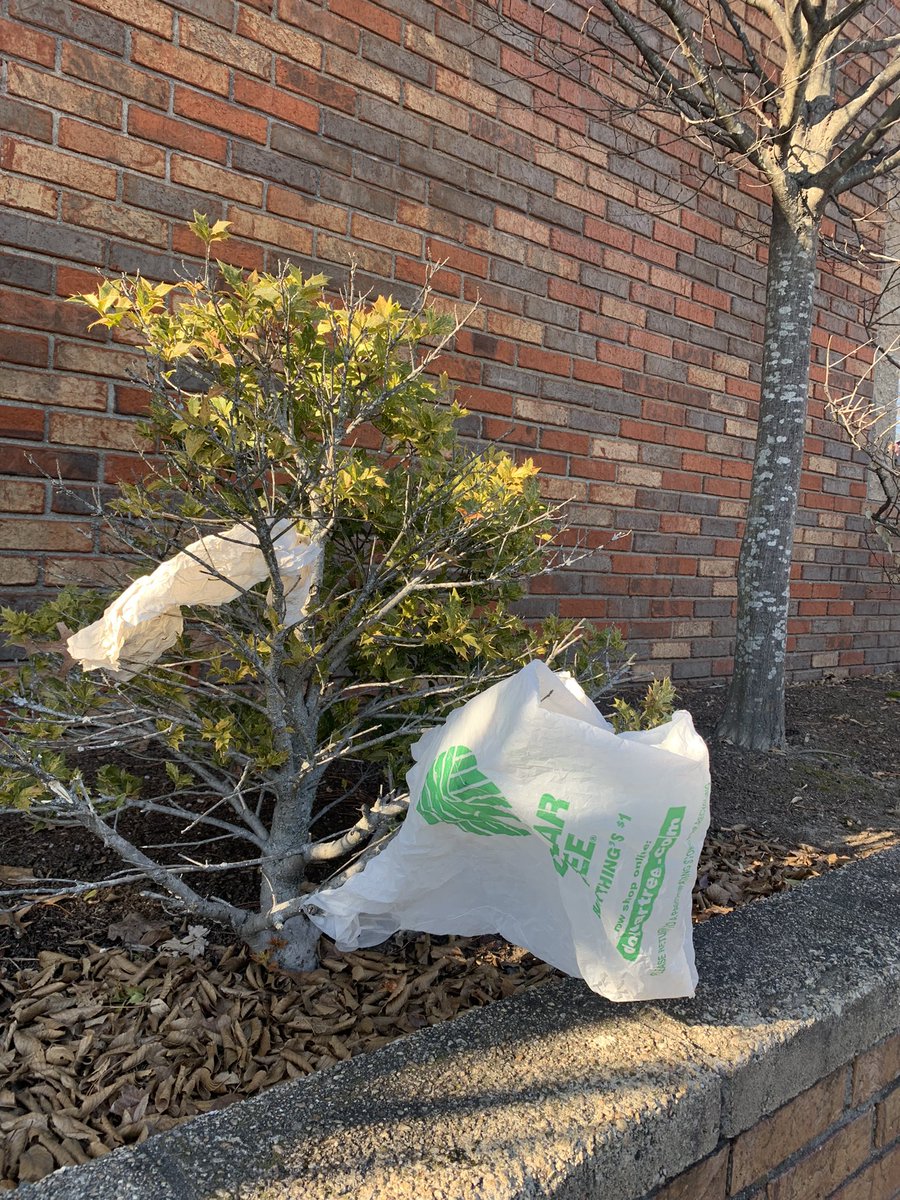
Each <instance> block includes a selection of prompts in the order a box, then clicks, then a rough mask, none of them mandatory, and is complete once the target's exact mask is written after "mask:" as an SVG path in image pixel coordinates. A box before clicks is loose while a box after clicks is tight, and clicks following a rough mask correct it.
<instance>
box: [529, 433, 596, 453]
mask: <svg viewBox="0 0 900 1200" xmlns="http://www.w3.org/2000/svg"><path fill="white" fill-rule="evenodd" d="M541 446H545V448H546V449H547V450H564V451H565V452H566V454H577V455H587V454H589V451H590V438H589V437H588V436H587V433H568V432H565V431H563V430H546V431H544V432H541Z"/></svg>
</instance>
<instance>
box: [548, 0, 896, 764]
mask: <svg viewBox="0 0 900 1200" xmlns="http://www.w3.org/2000/svg"><path fill="white" fill-rule="evenodd" d="M601 5H602V8H604V9H605V10H606V13H605V14H604V15H602V16H601V15H598V9H599V7H600V6H597V7H593V6H592V7H591V8H590V9H589V10H588V11H587V15H586V16H585V17H584V20H583V23H582V24H581V26H580V28H576V27H575V26H574V21H575V19H576V17H577V15H578V10H577V9H576V8H575V6H574V5H571V4H569V5H564V6H563V7H562V8H560V9H558V10H557V9H555V7H554V6H553V5H549V6H544V5H540V7H541V8H545V7H546V9H547V13H548V14H549V18H548V19H546V20H545V22H544V24H543V25H542V26H541V30H542V32H540V33H538V34H537V55H538V59H539V61H540V62H541V64H542V66H543V68H544V69H546V70H547V71H554V72H558V73H561V74H563V75H565V76H567V77H568V78H570V79H575V80H577V81H578V83H579V84H580V85H581V87H582V88H585V89H587V90H588V91H589V92H591V93H592V94H593V95H595V96H597V98H598V100H599V101H600V102H601V103H602V104H603V106H604V107H605V108H606V110H607V111H609V109H610V108H613V109H615V108H616V107H619V108H620V109H621V108H624V107H630V108H631V111H632V113H634V112H635V111H636V106H635V105H630V106H629V105H628V102H627V100H625V101H623V100H622V99H621V95H620V93H621V90H622V88H623V87H624V88H625V89H626V90H628V89H630V93H631V95H638V96H639V97H640V98H641V108H642V109H643V111H645V112H648V111H650V110H652V109H656V110H658V111H661V112H663V113H666V114H668V115H669V118H671V115H672V114H676V115H677V117H678V118H679V119H680V123H681V129H682V131H683V133H684V134H685V135H690V136H691V137H694V138H696V139H699V140H700V142H701V143H702V144H703V145H704V146H705V147H706V148H707V150H709V151H711V152H712V154H713V156H714V161H715V162H716V163H718V164H720V165H728V166H729V167H737V168H738V169H747V170H752V171H754V172H755V173H756V174H757V175H758V176H760V177H761V179H762V180H763V181H764V183H765V184H766V185H767V186H768V189H769V191H770V195H771V205H772V219H771V228H770V230H769V236H768V245H769V266H768V280H767V290H766V318H765V340H764V348H763V364H762V387H761V395H760V405H759V420H758V435H757V442H756V453H755V459H754V465H753V475H752V484H751V495H750V501H749V507H748V512H747V522H746V528H745V532H744V537H743V541H742V545H741V552H740V560H739V566H738V615H737V631H736V632H737V637H736V646H735V665H734V673H733V676H732V680H731V686H730V689H729V692H728V699H727V704H726V709H725V714H724V716H723V718H722V721H721V724H720V726H719V730H718V733H719V736H720V737H722V738H724V739H726V740H728V741H732V742H735V743H737V744H739V745H742V746H746V747H749V748H753V749H759V750H764V749H769V748H772V747H776V746H780V745H782V744H783V743H784V737H785V726H784V671H785V651H786V642H787V620H788V601H789V576H790V567H791V553H792V545H793V537H794V527H795V523H796V512H797V500H798V493H799V484H800V471H801V465H802V460H803V438H804V430H805V422H806V415H807V401H808V394H809V381H810V342H811V334H812V326H813V321H814V288H815V282H816V265H817V257H818V253H819V249H820V228H821V222H822V219H823V216H824V215H825V214H826V212H827V211H828V209H829V206H834V205H839V204H840V198H841V197H842V196H844V195H845V194H846V193H848V192H850V191H851V190H854V189H861V188H865V187H868V188H869V189H870V191H872V192H873V194H874V193H877V189H878V188H879V187H880V186H881V184H882V183H883V181H884V180H886V179H887V177H888V176H889V175H890V174H891V173H892V172H893V171H894V170H895V169H896V168H897V167H898V166H900V142H898V137H897V135H898V130H900V125H898V122H900V93H898V86H897V85H898V81H900V19H898V16H900V14H898V8H897V4H896V0H847V2H846V3H845V2H843V0H698V2H697V3H696V4H690V3H687V2H683V0H601ZM557 11H558V12H559V14H560V15H559V18H558V19H557V18H556V17H555V13H556V12H557ZM582 12H583V10H582ZM566 22H568V24H566ZM551 29H552V32H551ZM560 31H563V32H562V33H561V32H560ZM875 206H877V196H876V202H875Z"/></svg>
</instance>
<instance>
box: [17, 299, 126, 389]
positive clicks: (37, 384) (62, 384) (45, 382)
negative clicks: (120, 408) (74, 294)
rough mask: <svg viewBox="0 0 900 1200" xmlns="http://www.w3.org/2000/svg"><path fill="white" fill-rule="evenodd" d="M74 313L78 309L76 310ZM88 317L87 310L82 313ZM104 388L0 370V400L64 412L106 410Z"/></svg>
mask: <svg viewBox="0 0 900 1200" xmlns="http://www.w3.org/2000/svg"><path fill="white" fill-rule="evenodd" d="M76 311H77V309H76ZM84 312H85V315H86V316H87V315H88V310H87V309H85V310H84ZM106 392H107V385H106V384H105V383H102V382H101V381H99V380H97V379H78V378H77V377H75V376H71V375H54V374H51V373H49V372H47V371H20V370H16V369H15V368H14V367H7V366H0V397H2V399H4V400H24V401H28V402H30V403H32V404H50V405H54V404H56V405H60V406H62V407H66V408H93V409H105V408H106Z"/></svg>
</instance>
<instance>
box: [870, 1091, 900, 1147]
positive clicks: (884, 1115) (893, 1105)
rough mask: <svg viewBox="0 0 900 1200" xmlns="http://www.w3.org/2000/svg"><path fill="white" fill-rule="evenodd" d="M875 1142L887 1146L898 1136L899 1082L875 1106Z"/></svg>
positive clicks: (899, 1124)
mask: <svg viewBox="0 0 900 1200" xmlns="http://www.w3.org/2000/svg"><path fill="white" fill-rule="evenodd" d="M875 1111H876V1123H875V1144H876V1145H878V1146H887V1145H888V1143H889V1142H893V1141H894V1140H895V1139H896V1138H900V1084H898V1086H897V1087H895V1088H894V1090H893V1091H892V1092H891V1093H890V1095H889V1096H886V1097H885V1099H884V1100H882V1102H881V1103H880V1104H879V1105H878V1107H877V1108H876V1110H875Z"/></svg>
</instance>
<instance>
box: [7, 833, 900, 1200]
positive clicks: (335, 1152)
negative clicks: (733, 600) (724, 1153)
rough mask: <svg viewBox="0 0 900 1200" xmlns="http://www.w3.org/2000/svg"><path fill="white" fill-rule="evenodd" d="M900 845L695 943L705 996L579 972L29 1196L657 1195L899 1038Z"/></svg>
mask: <svg viewBox="0 0 900 1200" xmlns="http://www.w3.org/2000/svg"><path fill="white" fill-rule="evenodd" d="M898 902H900V848H898V849H895V850H891V851H887V852H885V853H883V854H879V855H876V856H874V857H872V858H870V859H867V860H865V861H864V862H861V863H856V864H853V865H851V866H848V867H845V868H843V869H842V870H839V871H835V872H833V873H831V874H829V875H827V876H825V877H823V878H821V879H817V880H813V881H811V882H809V883H805V884H803V885H802V886H800V887H798V888H796V889H794V890H793V891H791V892H789V893H786V894H783V895H780V896H776V897H773V898H772V899H770V900H768V901H766V902H764V903H759V904H754V905H750V906H748V907H746V908H743V909H741V910H739V911H738V912H736V913H735V914H733V915H732V916H730V917H727V918H724V919H719V920H716V921H712V922H709V923H708V924H705V925H703V926H701V927H700V928H699V929H698V930H697V932H696V938H695V941H696V947H697V965H698V969H699V972H700V981H701V982H700V987H699V988H698V992H697V995H696V997H695V998H694V999H692V1000H683V1001H669V1002H662V1003H654V1004H644V1005H638V1004H627V1005H613V1004H610V1003H608V1002H607V1001H604V1000H602V999H600V998H599V997H597V996H594V995H593V994H592V993H591V992H589V991H588V989H587V988H586V987H585V986H584V984H583V983H581V982H580V981H575V980H568V981H565V982H563V983H561V984H559V985H558V986H550V987H547V988H542V989H538V990H537V991H534V992H531V993H527V994H524V995H521V996H517V997H514V998H512V999H510V1000H506V1001H503V1002H501V1003H498V1004H494V1005H492V1006H491V1007H490V1008H486V1009H477V1010H474V1011H470V1012H469V1013H467V1014H466V1015H465V1016H463V1017H460V1018H459V1019H457V1020H456V1021H453V1022H451V1023H450V1024H447V1025H443V1026H438V1027H435V1028H432V1029H427V1030H423V1031H421V1032H419V1033H416V1034H413V1035H412V1036H410V1037H408V1038H404V1039H403V1040H401V1041H398V1042H394V1043H393V1044H391V1045H390V1046H386V1047H384V1048H383V1049H382V1050H378V1051H376V1052H375V1053H373V1054H370V1055H366V1056H364V1057H362V1058H358V1059H354V1060H352V1061H351V1062H347V1063H342V1064H340V1065H338V1066H336V1067H334V1068H332V1069H330V1070H328V1071H325V1072H322V1073H321V1074H319V1075H314V1076H311V1077H309V1078H308V1079H304V1080H299V1081H295V1082H293V1083H289V1084H284V1085H281V1086H279V1087H276V1088H273V1089H272V1090H271V1091H269V1092H266V1093H265V1094H264V1095H261V1096H258V1097H254V1098H253V1099H251V1100H246V1101H243V1102H242V1103H240V1104H236V1105H234V1106H233V1107H231V1108H229V1109H226V1110H224V1111H222V1112H215V1113H209V1114H207V1115H205V1116H201V1117H197V1118H195V1119H193V1120H191V1121H189V1122H187V1123H186V1124H185V1125H182V1126H180V1127H179V1128H177V1129H174V1130H172V1131H170V1132H169V1133H165V1134H162V1135H160V1136H159V1137H156V1138H152V1139H151V1140H150V1141H148V1142H146V1143H145V1144H144V1145H142V1146H139V1147H137V1148H134V1149H124V1150H117V1151H115V1152H113V1153H112V1154H110V1155H109V1156H108V1157H106V1158H103V1159H100V1160H98V1161H97V1162H96V1163H91V1164H89V1165H87V1166H83V1167H74V1168H67V1169H65V1170H61V1171H58V1172H56V1173H55V1174H54V1175H51V1176H49V1177H48V1178H47V1179H45V1180H42V1181H41V1182H40V1183H38V1184H27V1185H24V1186H22V1187H20V1188H19V1189H17V1191H16V1192H15V1196H16V1200H232V1198H234V1200H237V1198H241V1200H299V1198H300V1197H302V1198H303V1200H339V1198H342V1197H348V1198H349V1197H353V1198H354V1200H403V1198H405V1197H410V1200H412V1198H413V1197H415V1198H416V1200H429V1198H434V1200H437V1198H440V1200H532V1198H534V1200H538V1198H550V1197H552V1198H553V1200H576V1198H583V1197H585V1196H587V1195H590V1196H592V1197H595V1198H596V1200H639V1198H641V1197H644V1196H645V1195H646V1193H647V1192H649V1191H651V1190H652V1189H653V1188H654V1187H656V1186H657V1185H659V1184H660V1183H662V1182H664V1181H665V1180H666V1179H669V1178H671V1177H673V1176H674V1175H677V1174H678V1173H680V1172H681V1171H683V1170H685V1169H687V1168H688V1167H689V1166H691V1165H692V1164H693V1163H695V1162H696V1161H697V1160H698V1159H700V1158H702V1157H704V1156H705V1155H707V1154H709V1153H711V1152H712V1151H713V1150H714V1149H715V1147H716V1145H717V1144H718V1143H719V1141H720V1140H721V1139H722V1138H729V1137H733V1136H735V1134H737V1133H739V1132H740V1131H741V1130H743V1129H746V1128H749V1127H750V1126H751V1125H753V1124H754V1123H755V1122H756V1121H758V1120H759V1119H760V1117H761V1116H763V1115H765V1114H766V1113H769V1112H771V1111H773V1110H774V1109H776V1108H778V1107H779V1106H780V1105H782V1104H784V1103H785V1102H786V1101H788V1100H789V1099H791V1098H792V1097H793V1096H795V1095H797V1094H798V1093H799V1092H801V1091H803V1090H805V1089H806V1088H808V1087H811V1086H812V1085H813V1084H814V1083H816V1082H817V1081H818V1080H819V1079H821V1078H823V1077H824V1076H825V1075H827V1074H829V1073H830V1072H831V1071H833V1070H835V1069H836V1068H837V1067H839V1066H841V1065H843V1064H844V1063H847V1062H849V1061H850V1060H851V1059H852V1058H853V1057H854V1056H855V1055H857V1054H859V1053H861V1052H862V1051H864V1050H867V1049H868V1048H869V1047H871V1046H872V1045H874V1044H875V1043H876V1042H878V1041H880V1040H881V1039H883V1038H885V1037H887V1036H889V1035H890V1034H892V1033H893V1032H894V1031H895V1030H897V1029H898V1028H900V986H898V985H900V921H898V920H897V914H898V912H900V907H898Z"/></svg>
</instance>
